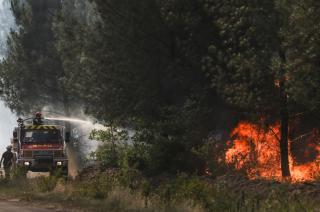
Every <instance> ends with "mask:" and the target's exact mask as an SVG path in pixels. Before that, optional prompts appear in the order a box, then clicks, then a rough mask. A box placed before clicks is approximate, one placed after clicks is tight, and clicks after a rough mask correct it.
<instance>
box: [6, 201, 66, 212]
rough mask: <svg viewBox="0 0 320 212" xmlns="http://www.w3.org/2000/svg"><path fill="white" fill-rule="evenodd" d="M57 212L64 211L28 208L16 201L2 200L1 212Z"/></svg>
mask: <svg viewBox="0 0 320 212" xmlns="http://www.w3.org/2000/svg"><path fill="white" fill-rule="evenodd" d="M2 211H3V212H22V211H23V212H55V211H63V210H56V209H54V208H52V209H51V208H50V209H46V208H39V207H36V206H28V205H26V204H25V203H20V202H19V201H15V200H0V212H2Z"/></svg>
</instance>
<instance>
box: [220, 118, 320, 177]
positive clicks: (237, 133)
mask: <svg viewBox="0 0 320 212" xmlns="http://www.w3.org/2000/svg"><path fill="white" fill-rule="evenodd" d="M230 137H231V138H232V141H233V142H231V143H232V146H231V147H230V148H229V149H228V150H227V152H226V162H227V163H228V164H232V165H234V167H235V168H236V169H237V170H245V172H246V174H247V175H248V177H249V178H250V179H257V178H265V179H276V180H281V168H280V147H279V145H280V144H279V137H280V125H279V124H275V125H273V126H271V127H269V128H268V129H263V128H262V127H260V126H259V125H256V124H252V123H249V122H241V123H239V124H238V126H237V127H236V128H235V129H234V130H233V131H232V132H231V135H230ZM228 142H230V141H228ZM291 143H292V142H289V145H290V144H291ZM308 148H313V149H314V151H316V153H317V154H316V157H315V158H314V159H313V160H312V161H308V162H306V163H303V164H299V163H297V162H296V161H295V160H294V158H295V157H293V155H292V153H291V152H290V153H289V163H290V164H289V165H290V171H291V180H292V181H293V182H301V181H313V180H315V179H316V178H317V177H319V176H318V173H320V166H319V165H320V164H319V161H320V160H319V159H320V156H319V154H318V152H320V146H319V144H315V145H313V144H308ZM289 149H290V148H289ZM305 154H308V152H305Z"/></svg>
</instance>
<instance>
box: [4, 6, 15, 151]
mask: <svg viewBox="0 0 320 212" xmlns="http://www.w3.org/2000/svg"><path fill="white" fill-rule="evenodd" d="M13 27H14V18H13V16H12V14H11V11H10V4H9V3H8V0H0V59H1V58H3V57H5V49H6V39H7V35H8V33H9V32H10V29H11V28H13ZM16 120H17V118H16V116H15V115H14V114H13V113H11V111H10V110H9V109H8V108H7V107H5V105H4V103H3V102H2V101H0V153H2V152H3V151H5V148H6V146H8V145H9V144H10V138H11V137H12V131H13V128H14V127H15V126H16Z"/></svg>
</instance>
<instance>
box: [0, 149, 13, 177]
mask: <svg viewBox="0 0 320 212" xmlns="http://www.w3.org/2000/svg"><path fill="white" fill-rule="evenodd" d="M11 150H12V146H7V151H5V152H4V153H3V154H2V157H1V161H0V167H1V165H2V162H3V168H4V172H5V177H6V179H9V178H10V171H11V166H12V164H13V163H14V155H13V153H12V152H11Z"/></svg>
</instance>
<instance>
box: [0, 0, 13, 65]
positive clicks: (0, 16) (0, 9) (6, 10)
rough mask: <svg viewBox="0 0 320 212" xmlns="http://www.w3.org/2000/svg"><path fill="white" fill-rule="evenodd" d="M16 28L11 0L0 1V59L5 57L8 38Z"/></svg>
mask: <svg viewBox="0 0 320 212" xmlns="http://www.w3.org/2000/svg"><path fill="white" fill-rule="evenodd" d="M14 28H15V22H14V17H13V15H12V13H11V10H10V1H9V0H0V59H1V58H4V57H5V54H6V49H7V48H6V43H7V37H8V34H9V33H10V30H11V29H14Z"/></svg>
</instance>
